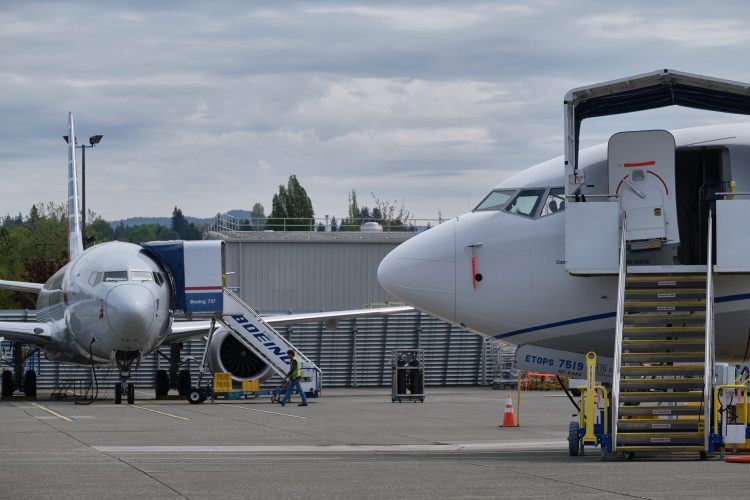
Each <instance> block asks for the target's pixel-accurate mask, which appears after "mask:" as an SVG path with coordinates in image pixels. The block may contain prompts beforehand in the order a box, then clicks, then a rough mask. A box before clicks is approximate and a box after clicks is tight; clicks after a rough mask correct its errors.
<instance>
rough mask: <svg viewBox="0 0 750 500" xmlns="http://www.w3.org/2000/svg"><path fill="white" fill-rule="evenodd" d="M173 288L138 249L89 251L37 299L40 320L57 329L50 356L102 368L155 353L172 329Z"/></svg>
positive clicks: (118, 245)
mask: <svg viewBox="0 0 750 500" xmlns="http://www.w3.org/2000/svg"><path fill="white" fill-rule="evenodd" d="M169 287H170V284H169V280H168V279H167V278H166V276H165V274H164V272H163V271H162V270H161V269H160V267H159V265H158V264H157V263H156V262H155V261H154V260H153V259H152V258H150V257H149V256H148V255H146V254H145V253H144V251H143V249H142V248H141V247H140V246H138V245H134V244H131V243H123V242H111V243H103V244H99V245H95V246H93V247H91V248H89V249H87V250H86V251H85V252H83V253H81V254H80V255H78V256H77V257H75V258H74V259H73V260H72V261H70V262H69V263H68V264H66V265H65V266H64V267H63V268H61V269H60V270H59V271H57V272H56V273H55V274H54V275H53V276H52V277H51V278H50V279H49V280H47V282H46V283H45V284H44V287H43V288H42V290H41V292H40V294H39V297H38V299H37V321H39V322H51V323H52V324H53V325H54V326H53V328H54V330H55V335H54V336H53V338H54V339H55V340H54V342H53V343H52V344H50V345H49V346H47V349H46V356H47V358H49V359H51V360H55V361H66V362H73V363H81V364H86V363H91V362H93V363H97V364H102V363H110V362H111V361H113V360H115V359H119V360H133V359H137V358H139V357H140V356H142V355H143V354H145V353H148V352H150V351H152V350H154V349H155V348H157V347H158V346H159V345H160V344H161V343H162V342H163V340H164V337H165V335H166V334H167V333H168V332H169V331H170V326H171V321H172V318H171V316H170V311H169V305H170V298H171V290H170V288H169Z"/></svg>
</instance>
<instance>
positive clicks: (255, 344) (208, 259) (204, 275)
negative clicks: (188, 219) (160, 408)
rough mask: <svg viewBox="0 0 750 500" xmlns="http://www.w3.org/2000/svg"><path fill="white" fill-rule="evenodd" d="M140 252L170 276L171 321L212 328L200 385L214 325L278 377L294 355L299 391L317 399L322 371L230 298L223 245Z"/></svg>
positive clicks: (183, 244)
mask: <svg viewBox="0 0 750 500" xmlns="http://www.w3.org/2000/svg"><path fill="white" fill-rule="evenodd" d="M141 246H142V247H143V248H144V251H146V252H147V253H149V254H150V255H151V256H153V257H154V258H156V259H157V260H158V261H159V263H160V264H161V265H162V267H163V268H164V270H165V272H166V274H167V276H168V279H169V282H170V285H171V290H172V303H171V306H170V308H171V309H172V310H173V311H174V313H175V316H177V317H179V316H182V317H185V318H191V319H197V318H210V319H211V325H212V326H211V329H210V332H209V335H208V341H207V342H206V348H205V351H204V355H203V361H202V363H201V368H200V374H199V385H200V381H201V380H202V378H203V376H204V375H205V373H206V372H207V371H208V363H207V359H208V353H209V350H210V349H211V343H212V340H213V338H214V335H215V334H216V331H217V328H216V325H217V323H218V324H220V325H222V326H223V327H225V328H226V329H227V330H228V332H229V333H230V334H231V335H232V336H233V337H234V338H235V339H236V340H237V341H238V342H239V343H240V345H241V346H243V347H245V348H246V349H248V350H249V351H250V352H252V353H254V354H255V355H256V356H257V357H258V358H259V359H260V360H262V362H263V363H265V364H266V365H267V366H268V367H270V368H271V370H272V371H273V372H274V373H276V374H277V375H279V376H281V377H284V376H286V374H287V373H288V372H289V367H290V360H289V356H288V355H287V351H290V350H291V351H293V352H294V353H295V358H296V359H297V360H298V362H301V369H302V381H301V386H302V388H303V390H304V391H305V393H307V394H309V395H311V396H313V397H315V396H318V395H319V394H320V390H321V378H322V377H321V375H322V374H321V370H320V368H318V366H316V365H315V363H313V362H312V361H311V360H310V359H309V358H308V357H307V356H305V355H304V353H302V352H301V351H300V350H299V349H298V348H296V347H295V346H294V345H293V344H292V343H291V342H289V341H288V340H286V339H285V338H284V337H283V336H282V335H280V334H279V333H278V332H277V331H276V330H275V329H274V328H273V327H272V326H271V325H269V324H268V323H267V322H265V321H264V320H263V318H262V317H261V316H260V315H259V314H258V313H257V312H256V311H255V310H253V309H252V308H251V307H250V306H249V305H247V304H246V303H245V302H243V301H242V300H241V299H240V298H239V297H238V296H237V295H236V294H235V293H234V292H232V291H231V290H229V289H227V288H225V286H224V285H225V275H226V268H225V262H226V259H225V254H224V242H223V241H221V240H210V241H158V242H149V243H143V244H141Z"/></svg>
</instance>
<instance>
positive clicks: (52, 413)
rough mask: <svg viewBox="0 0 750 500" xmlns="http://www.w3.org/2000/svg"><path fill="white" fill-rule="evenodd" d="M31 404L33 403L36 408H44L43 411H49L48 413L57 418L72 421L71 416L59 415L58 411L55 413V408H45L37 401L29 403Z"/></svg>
mask: <svg viewBox="0 0 750 500" xmlns="http://www.w3.org/2000/svg"><path fill="white" fill-rule="evenodd" d="M31 404H32V405H34V406H36V407H37V408H39V409H40V410H44V411H46V412H47V413H49V414H50V415H54V416H56V417H57V418H59V419H60V420H65V421H66V422H72V421H73V419H71V418H68V417H66V416H65V415H60V414H59V413H57V412H56V411H55V410H51V409H49V408H47V407H46V406H42V405H40V404H38V403H31Z"/></svg>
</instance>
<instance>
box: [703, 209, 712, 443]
mask: <svg viewBox="0 0 750 500" xmlns="http://www.w3.org/2000/svg"><path fill="white" fill-rule="evenodd" d="M707 240H708V243H707V247H708V248H707V252H706V253H707V255H706V259H707V261H706V264H707V266H706V338H705V355H704V360H703V445H704V448H705V450H706V451H708V443H709V439H710V437H711V424H710V422H711V396H712V388H713V383H712V382H713V376H714V374H713V366H714V260H713V259H714V255H713V254H714V246H713V210H712V209H710V208H709V209H708V238H707Z"/></svg>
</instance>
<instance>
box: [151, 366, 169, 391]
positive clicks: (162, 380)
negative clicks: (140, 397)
mask: <svg viewBox="0 0 750 500" xmlns="http://www.w3.org/2000/svg"><path fill="white" fill-rule="evenodd" d="M154 385H155V388H156V397H159V396H166V395H167V394H168V393H169V373H168V372H167V370H156V380H155V384H154Z"/></svg>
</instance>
